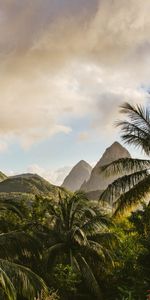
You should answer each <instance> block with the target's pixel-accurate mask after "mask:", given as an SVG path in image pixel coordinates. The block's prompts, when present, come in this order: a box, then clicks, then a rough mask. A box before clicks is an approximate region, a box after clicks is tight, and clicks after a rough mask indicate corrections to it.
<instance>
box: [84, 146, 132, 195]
mask: <svg viewBox="0 0 150 300" xmlns="http://www.w3.org/2000/svg"><path fill="white" fill-rule="evenodd" d="M125 157H131V156H130V153H129V152H128V150H127V149H126V148H124V147H123V146H122V145H121V144H120V143H118V142H114V143H113V144H112V145H111V146H110V147H108V148H107V149H106V150H105V152H104V154H103V155H102V157H101V158H100V160H99V161H98V163H97V164H96V166H95V167H94V168H93V170H92V172H91V176H90V178H89V180H88V181H87V182H85V183H83V184H82V185H81V188H80V189H81V190H83V191H85V192H92V191H97V194H98V191H102V190H104V189H105V188H106V187H107V186H108V184H110V183H111V182H112V181H113V180H115V179H116V177H115V176H111V177H109V178H106V177H104V174H103V173H102V172H101V171H100V167H102V166H103V165H105V164H108V163H111V162H112V161H115V160H117V159H119V158H125ZM95 194H96V193H95Z"/></svg>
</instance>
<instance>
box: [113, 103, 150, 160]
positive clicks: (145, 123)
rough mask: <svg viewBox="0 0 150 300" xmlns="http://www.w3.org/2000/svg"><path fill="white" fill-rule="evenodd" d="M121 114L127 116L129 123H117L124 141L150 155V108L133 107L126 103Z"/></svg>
mask: <svg viewBox="0 0 150 300" xmlns="http://www.w3.org/2000/svg"><path fill="white" fill-rule="evenodd" d="M121 112H122V113H124V114H127V116H128V118H129V122H127V121H122V122H117V126H119V127H121V131H122V135H121V136H122V139H123V140H124V141H125V143H127V144H129V145H134V146H135V147H138V148H139V147H140V148H141V149H142V150H144V152H145V153H146V154H147V155H149V154H150V112H149V109H148V108H144V107H142V106H141V105H137V106H132V105H131V104H129V103H124V104H123V105H122V106H121Z"/></svg>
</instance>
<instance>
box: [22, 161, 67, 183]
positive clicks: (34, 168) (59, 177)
mask: <svg viewBox="0 0 150 300" xmlns="http://www.w3.org/2000/svg"><path fill="white" fill-rule="evenodd" d="M71 168H72V167H71V166H70V167H69V166H64V167H62V168H59V169H56V170H49V169H45V168H42V167H40V166H39V165H37V164H33V165H30V166H29V167H28V168H27V172H28V173H33V174H38V175H40V176H42V177H43V178H45V179H47V180H48V181H50V182H51V183H52V184H55V185H61V184H62V183H63V180H64V178H65V177H66V176H67V175H68V173H69V172H70V170H71Z"/></svg>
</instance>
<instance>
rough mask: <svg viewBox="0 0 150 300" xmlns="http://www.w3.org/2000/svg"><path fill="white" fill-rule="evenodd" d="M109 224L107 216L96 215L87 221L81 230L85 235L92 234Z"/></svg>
mask: <svg viewBox="0 0 150 300" xmlns="http://www.w3.org/2000/svg"><path fill="white" fill-rule="evenodd" d="M110 224H111V220H110V219H109V218H108V216H107V215H102V214H97V215H96V216H94V217H93V218H91V219H89V220H87V221H86V222H85V223H84V224H83V225H82V229H83V230H84V231H85V233H86V234H87V235H89V234H93V233H95V232H97V231H99V230H100V229H102V228H105V227H108V226H109V225H110Z"/></svg>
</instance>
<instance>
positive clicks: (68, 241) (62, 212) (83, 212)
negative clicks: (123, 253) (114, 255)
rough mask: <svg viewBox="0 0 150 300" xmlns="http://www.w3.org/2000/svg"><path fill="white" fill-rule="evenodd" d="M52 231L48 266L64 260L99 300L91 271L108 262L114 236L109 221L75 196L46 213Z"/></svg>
mask: <svg viewBox="0 0 150 300" xmlns="http://www.w3.org/2000/svg"><path fill="white" fill-rule="evenodd" d="M49 213H50V215H51V217H52V228H51V230H50V232H49V247H48V248H47V251H46V254H47V263H48V265H49V264H50V265H51V262H52V261H55V259H58V257H61V259H62V257H63V255H64V254H65V257H66V260H67V263H69V264H71V265H72V266H73V267H75V268H76V270H78V272H80V274H81V276H82V278H83V280H84V281H85V282H86V283H87V284H88V285H87V286H88V287H89V288H90V289H91V291H92V292H93V293H94V294H95V296H96V297H97V298H98V299H102V295H101V291H100V288H99V285H98V283H97V280H96V276H95V274H94V273H93V271H92V264H91V263H90V262H91V261H92V262H95V264H96V265H97V264H99V265H100V266H101V268H102V265H103V264H104V263H105V262H106V261H108V260H109V263H110V261H111V247H112V245H113V241H114V235H113V234H112V233H111V232H109V230H108V226H109V225H110V223H111V222H110V219H109V218H108V217H107V216H106V215H104V214H102V213H101V211H100V209H99V207H98V206H95V205H92V204H91V203H89V201H88V200H87V199H86V198H85V196H84V195H83V194H82V193H75V194H74V195H73V196H71V197H70V196H69V197H68V196H67V197H66V198H64V199H62V198H61V196H60V200H59V203H58V204H55V203H53V204H52V205H51V209H50V211H49Z"/></svg>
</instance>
